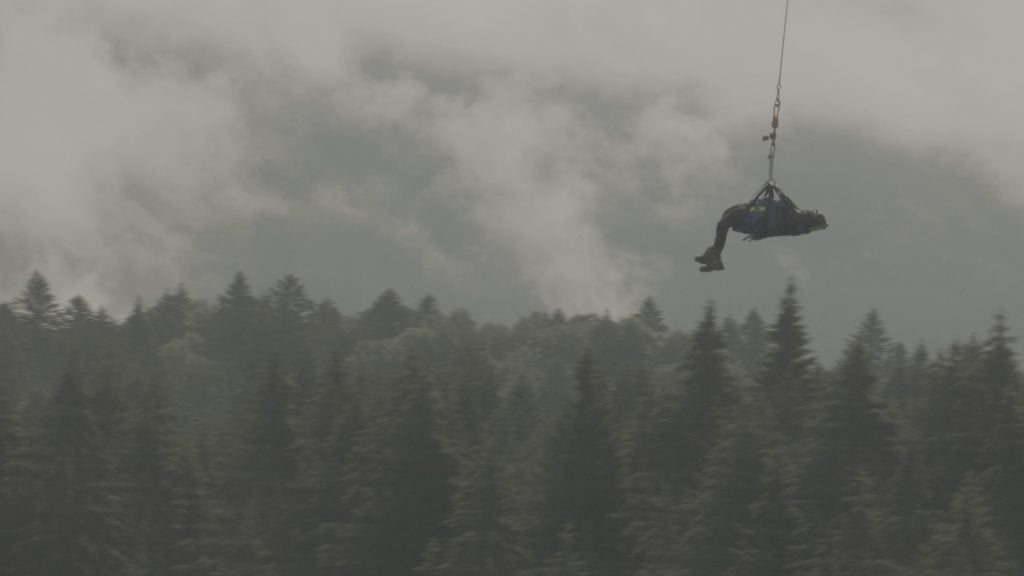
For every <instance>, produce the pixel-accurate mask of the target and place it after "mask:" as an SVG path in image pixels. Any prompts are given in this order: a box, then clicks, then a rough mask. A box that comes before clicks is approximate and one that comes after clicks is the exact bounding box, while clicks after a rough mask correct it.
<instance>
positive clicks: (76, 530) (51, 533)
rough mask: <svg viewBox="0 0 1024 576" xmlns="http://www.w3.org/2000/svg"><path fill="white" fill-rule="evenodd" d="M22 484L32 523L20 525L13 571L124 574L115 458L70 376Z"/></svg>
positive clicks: (48, 411) (52, 404) (50, 409)
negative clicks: (105, 448)
mask: <svg viewBox="0 0 1024 576" xmlns="http://www.w3.org/2000/svg"><path fill="white" fill-rule="evenodd" d="M41 426H42V427H41V429H40V430H39V434H38V436H37V438H36V439H35V442H36V444H35V445H34V446H32V447H31V453H30V455H29V458H30V460H29V462H28V463H27V465H26V466H27V469H26V470H25V473H26V475H27V477H26V478H25V479H24V480H22V481H21V482H20V487H21V489H22V490H23V491H25V492H23V493H22V495H23V497H24V498H25V499H26V500H27V502H28V505H29V506H30V514H31V516H30V518H31V524H30V525H29V526H28V527H27V528H26V529H25V530H23V531H20V533H19V535H18V540H17V541H16V542H15V546H16V547H17V548H18V549H19V551H20V554H19V557H18V561H19V563H18V565H16V566H13V567H8V568H9V569H10V572H11V573H13V574H81V575H84V576H89V575H92V574H95V575H98V576H99V575H102V576H107V575H116V574H123V573H126V570H127V566H126V563H125V559H126V554H125V550H123V548H122V546H123V538H124V535H123V528H122V526H121V525H120V524H119V522H120V518H121V517H122V514H121V512H120V511H119V510H118V507H117V502H116V499H115V493H114V489H113V486H112V484H111V482H110V480H111V477H112V470H111V463H110V462H109V458H108V456H107V455H106V454H105V453H104V452H103V450H102V447H101V445H100V441H99V434H98V431H97V429H96V422H95V415H94V413H93V409H92V406H91V402H90V400H89V398H88V396H87V395H86V394H85V393H84V392H83V391H82V389H81V386H80V385H79V384H78V382H77V380H76V379H75V378H74V377H73V376H72V375H67V376H65V377H64V379H63V381H62V382H61V384H60V386H59V388H58V389H57V391H56V392H55V393H54V395H53V397H52V398H51V399H50V400H49V402H48V403H47V405H46V406H45V412H44V414H43V420H42V422H41Z"/></svg>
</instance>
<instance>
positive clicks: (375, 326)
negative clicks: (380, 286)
mask: <svg viewBox="0 0 1024 576" xmlns="http://www.w3.org/2000/svg"><path fill="white" fill-rule="evenodd" d="M411 319H412V313H411V311H410V310H409V308H407V307H406V306H405V304H403V303H402V299H401V298H400V297H399V296H398V294H397V293H396V292H395V291H394V290H390V289H389V290H385V291H383V292H381V293H380V294H379V295H378V296H377V299H376V300H374V301H373V305H372V306H370V308H369V309H368V310H366V311H364V312H363V313H362V314H360V315H359V331H360V333H361V334H362V337H363V338H364V339H366V340H381V339H384V338H394V337H395V336H398V335H399V334H401V333H402V332H403V331H404V330H405V329H406V328H408V327H409V325H410V321H411Z"/></svg>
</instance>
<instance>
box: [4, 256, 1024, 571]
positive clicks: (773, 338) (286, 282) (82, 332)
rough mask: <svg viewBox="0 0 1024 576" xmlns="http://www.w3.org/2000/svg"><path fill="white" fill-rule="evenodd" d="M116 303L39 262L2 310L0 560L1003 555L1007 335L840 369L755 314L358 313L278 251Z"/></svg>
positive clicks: (190, 564)
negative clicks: (678, 319)
mask: <svg viewBox="0 0 1024 576" xmlns="http://www.w3.org/2000/svg"><path fill="white" fill-rule="evenodd" d="M226 284H227V286H226V287H225V289H224V291H223V292H222V293H221V294H220V295H219V296H218V297H217V298H216V300H215V301H205V300H203V299H200V298H196V297H194V296H192V295H191V294H189V292H188V291H187V290H186V289H185V288H184V287H180V286H179V287H178V288H176V289H170V290H168V291H166V292H165V293H164V294H163V295H162V296H161V297H160V298H158V299H157V300H156V301H155V302H153V303H152V304H151V305H146V304H144V303H143V302H141V301H140V302H137V303H136V305H135V307H134V309H133V310H132V311H131V313H130V314H128V315H126V316H125V317H124V318H123V319H116V318H113V317H112V316H111V315H110V314H108V313H107V312H105V311H103V310H102V309H97V308H94V307H93V306H92V305H91V304H90V303H89V302H88V301H87V300H86V299H84V298H81V297H76V298H73V299H71V300H70V301H68V302H66V303H64V302H61V301H59V300H58V299H57V298H56V297H55V296H54V294H53V291H52V290H51V286H50V284H49V282H48V281H47V279H46V278H45V277H43V276H42V275H40V274H38V273H36V274H33V275H32V276H31V278H30V279H28V281H27V283H26V284H25V286H24V288H23V289H22V290H21V292H20V294H19V295H18V297H17V298H15V299H14V300H13V301H11V302H8V303H4V304H0V511H2V512H0V566H2V567H4V568H3V569H2V571H3V573H4V574H8V575H11V576H29V575H31V576H40V575H54V576H93V575H95V576H100V575H102V576H119V575H181V576H184V575H211V576H234V575H237V576H277V575H279V576H307V575H308V576H328V575H353V576H364V575H365V576H406V575H409V576H412V575H416V576H442V575H445V576H469V575H474V576H499V575H500V576H555V575H558V576H569V575H572V576H576V575H579V576H583V575H589V576H606V575H607V576H626V575H643V576H667V575H684V576H685V575H693V576H697V575H699V576H718V575H728V576H741V575H751V576H753V575H765V576H769V575H770V576H774V575H783V574H785V575H798V576H826V575H874V576H885V575H928V576H939V575H950V576H953V575H956V576H964V575H986V576H1000V575H1016V574H1020V570H1021V567H1024V547H1022V546H1020V543H1021V542H1024V490H1022V489H1021V479H1022V478H1024V446H1022V444H1024V429H1022V424H1024V421H1022V409H1021V404H1022V403H1021V396H1020V391H1019V388H1020V381H1021V377H1020V372H1019V366H1018V361H1017V358H1016V356H1015V354H1014V344H1013V336H1012V334H1011V331H1010V329H1009V327H1008V323H1007V321H1006V319H1005V318H1003V317H1002V316H1000V315H995V316H994V318H993V320H992V322H991V328H990V330H989V332H988V333H987V334H986V335H985V336H984V337H982V338H970V339H967V340H962V341H955V342H952V343H950V344H948V345H947V346H945V347H944V348H938V349H934V350H930V349H927V348H926V347H925V346H923V345H912V346H910V347H907V346H906V345H904V344H902V343H899V342H893V341H892V340H891V339H890V338H889V336H888V335H887V332H886V329H885V325H884V322H883V319H882V318H881V317H880V315H879V314H878V313H877V312H876V311H866V314H865V316H864V318H863V321H862V322H861V323H860V324H859V325H858V326H851V334H850V336H849V338H848V339H847V342H846V346H845V350H844V351H843V353H842V355H841V357H840V358H839V359H838V360H837V361H836V362H835V365H833V366H825V365H823V364H822V362H821V361H819V360H818V358H816V356H815V353H814V352H813V347H812V342H811V340H810V337H809V335H808V334H807V330H806V327H805V324H804V317H803V309H802V307H801V303H800V293H799V290H798V287H797V286H796V285H795V283H793V282H790V283H789V284H788V285H787V286H785V287H784V289H783V291H782V293H781V295H780V298H779V301H778V308H777V310H773V311H768V312H766V313H765V314H764V315H762V314H761V313H760V312H758V311H756V310H754V311H750V312H749V313H748V314H747V315H746V316H744V317H742V318H734V317H732V316H728V315H726V316H724V317H723V316H721V315H720V314H719V312H718V311H717V310H716V308H715V306H714V303H706V304H704V308H703V314H702V316H701V320H700V321H699V323H697V324H696V325H695V326H692V327H688V328H689V329H688V330H678V329H670V328H669V327H668V326H667V325H666V322H665V319H664V317H663V315H662V312H661V311H660V310H659V308H658V305H657V303H656V302H655V301H654V300H653V299H651V298H648V299H647V300H645V301H644V302H643V304H642V306H640V307H639V309H638V310H637V311H636V313H635V314H634V315H632V316H629V317H624V318H612V317H609V316H608V315H600V314H586V315H575V316H569V315H566V314H564V313H562V312H561V311H558V310H555V311H553V312H534V313H531V314H528V315H525V316H523V317H521V318H520V319H519V320H518V321H516V322H514V323H512V324H511V325H507V326H506V325H499V324H491V323H479V322H477V321H475V320H474V319H473V318H472V316H471V315H470V314H469V313H467V312H466V311H465V310H462V309H458V308H455V309H451V310H447V309H445V308H442V306H441V304H440V303H439V302H437V300H436V299H435V298H433V297H431V296H429V295H427V296H424V297H423V298H422V299H420V300H419V301H418V302H416V303H415V304H412V303H411V302H410V303H409V304H407V303H405V302H403V300H402V299H401V297H400V296H399V295H398V293H397V292H395V291H392V290H387V291H384V292H382V293H381V294H380V295H379V296H378V297H377V298H376V300H375V301H374V302H373V303H372V305H371V306H370V307H369V308H367V309H366V310H363V311H360V312H358V313H355V314H346V313H343V312H342V311H340V310H339V309H338V308H337V307H336V306H335V305H334V304H333V303H332V302H331V301H329V300H319V301H318V300H315V299H313V298H312V297H311V296H310V295H309V294H307V289H306V287H305V286H304V284H303V283H302V281H301V280H300V279H298V278H296V277H295V276H292V275H288V276H284V277H282V278H280V279H279V280H277V281H276V282H274V283H273V284H272V285H271V286H270V287H269V288H268V289H267V290H266V291H265V292H257V291H255V290H254V289H253V287H252V286H251V285H250V283H249V281H248V279H247V278H246V276H245V275H244V274H242V273H238V274H236V275H235V276H234V278H233V279H230V282H228V283H226Z"/></svg>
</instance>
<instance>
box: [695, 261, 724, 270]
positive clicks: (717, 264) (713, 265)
mask: <svg viewBox="0 0 1024 576" xmlns="http://www.w3.org/2000/svg"><path fill="white" fill-rule="evenodd" d="M712 270H725V264H723V263H722V259H721V258H718V259H717V260H715V261H714V262H708V263H707V264H705V265H703V266H701V267H700V271H701V272H711V271H712Z"/></svg>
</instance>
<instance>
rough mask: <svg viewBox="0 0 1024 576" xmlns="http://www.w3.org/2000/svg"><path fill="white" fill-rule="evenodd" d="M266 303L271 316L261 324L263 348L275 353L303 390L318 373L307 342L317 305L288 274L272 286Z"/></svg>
mask: <svg viewBox="0 0 1024 576" xmlns="http://www.w3.org/2000/svg"><path fill="white" fill-rule="evenodd" d="M266 306H267V310H268V312H269V318H268V319H267V322H266V323H265V324H264V325H263V326H261V329H262V330H261V332H262V336H263V338H262V346H263V348H262V349H261V350H262V352H263V353H264V354H273V355H275V356H276V357H277V358H278V361H279V362H280V366H279V369H281V370H284V371H285V372H287V373H289V375H292V376H294V377H295V379H296V385H297V386H298V388H299V389H300V390H304V389H305V387H306V385H307V384H309V383H310V381H311V380H312V379H313V377H314V374H315V368H314V367H313V366H312V365H311V362H310V350H309V346H308V342H307V327H308V325H309V321H310V318H311V317H312V314H313V311H314V309H315V306H314V304H313V301H312V300H310V298H309V296H307V295H306V287H305V286H304V285H303V284H302V282H300V281H299V279H298V278H297V277H295V276H294V275H292V274H288V275H286V276H284V277H283V278H281V279H280V280H278V281H277V282H275V283H274V285H273V286H272V287H271V288H270V292H269V293H268V295H267V297H266Z"/></svg>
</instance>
